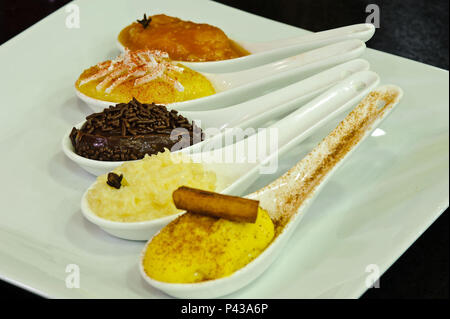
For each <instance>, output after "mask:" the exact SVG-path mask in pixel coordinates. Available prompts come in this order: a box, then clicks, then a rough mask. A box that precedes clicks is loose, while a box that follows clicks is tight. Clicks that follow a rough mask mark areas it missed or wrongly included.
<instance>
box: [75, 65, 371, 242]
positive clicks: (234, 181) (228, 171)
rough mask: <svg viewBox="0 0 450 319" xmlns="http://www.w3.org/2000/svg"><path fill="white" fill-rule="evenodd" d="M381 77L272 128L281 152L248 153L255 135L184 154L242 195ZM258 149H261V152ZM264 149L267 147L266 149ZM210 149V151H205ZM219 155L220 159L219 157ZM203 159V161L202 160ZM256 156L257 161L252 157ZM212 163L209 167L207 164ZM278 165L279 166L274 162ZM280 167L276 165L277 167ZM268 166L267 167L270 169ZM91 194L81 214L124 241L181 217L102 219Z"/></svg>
mask: <svg viewBox="0 0 450 319" xmlns="http://www.w3.org/2000/svg"><path fill="white" fill-rule="evenodd" d="M379 80H380V79H379V77H378V75H377V74H376V73H374V72H371V71H363V72H358V73H356V74H353V75H352V76H350V77H348V78H347V79H346V80H344V81H342V82H341V83H339V84H337V85H335V86H333V87H332V88H330V89H329V90H327V91H326V92H324V93H323V94H321V95H320V96H318V97H317V98H315V99H313V100H312V101H311V102H309V103H307V104H306V105H304V106H303V107H302V108H300V109H299V110H297V111H295V112H293V113H292V114H290V115H288V116H287V117H285V118H283V119H282V120H280V121H278V122H276V123H274V124H272V125H270V126H269V127H268V128H269V129H274V130H276V131H277V134H278V136H277V137H278V139H277V140H278V143H277V146H278V149H272V148H271V143H267V145H265V148H266V149H265V151H264V152H262V153H260V152H258V153H257V154H254V153H250V152H248V151H247V150H248V149H249V150H256V149H258V150H259V148H260V147H261V146H259V145H258V141H259V138H258V135H257V134H254V135H251V136H250V137H248V138H247V139H245V140H241V141H239V142H237V143H235V144H231V145H228V146H225V147H223V148H222V149H221V150H217V152H216V150H211V149H210V148H209V147H208V145H204V147H203V148H202V149H201V151H200V150H199V152H201V153H197V154H190V153H189V150H188V149H184V150H183V151H182V152H183V153H185V154H190V156H191V157H192V159H193V160H194V161H196V162H203V163H205V168H206V169H207V170H211V171H214V172H215V174H216V177H217V185H216V191H217V192H221V193H224V194H238V195H239V194H242V192H243V191H245V190H246V189H247V188H248V187H249V186H250V185H251V184H252V183H253V182H254V181H255V180H256V179H257V178H258V175H259V174H260V172H261V167H262V166H263V165H265V163H269V159H270V157H271V156H276V152H277V151H278V152H280V153H287V152H289V150H290V149H291V148H293V147H295V145H296V144H298V143H300V142H301V141H303V140H305V139H306V138H307V137H309V136H310V135H311V134H314V132H316V131H317V130H319V129H320V128H321V127H322V126H324V125H325V124H326V123H327V122H329V121H331V120H332V119H333V118H334V117H335V116H336V115H338V114H341V113H343V112H345V111H347V110H349V109H350V108H351V107H353V106H354V105H355V104H356V103H358V102H359V101H360V100H361V99H362V98H363V97H364V96H365V95H366V94H367V93H368V92H369V91H371V90H373V89H374V88H375V87H376V85H377V84H378V83H379ZM257 147H258V148H257ZM263 147H264V145H263ZM205 149H207V151H204V150H205ZM238 150H243V151H242V153H240V154H241V157H239V159H242V160H241V161H239V163H226V162H225V161H224V158H226V157H227V154H231V158H234V154H239V153H238V152H239V151H238ZM217 154H219V156H217ZM200 155H201V157H200ZM252 155H255V156H256V158H255V161H254V162H253V161H251V160H249V157H250V156H252ZM206 163H208V164H206ZM274 163H276V162H274ZM277 164H278V163H276V164H275V165H277ZM267 166H268V165H265V167H267ZM87 192H88V190H86V192H85V193H84V194H83V197H82V199H81V212H82V213H83V215H84V216H85V217H86V218H87V219H88V220H89V221H91V222H92V223H94V224H96V225H97V226H99V227H101V228H102V229H103V230H105V231H106V232H108V233H110V234H112V235H114V236H117V237H120V238H124V239H131V240H148V239H149V238H150V237H151V236H153V235H154V234H155V233H156V232H157V231H159V230H160V229H161V228H162V227H164V226H165V225H167V224H168V223H169V222H171V221H172V220H173V219H175V217H177V215H172V216H167V217H164V218H159V219H155V220H149V221H142V222H135V223H122V222H116V221H110V220H106V219H103V218H100V217H99V216H97V215H96V214H95V212H93V211H92V210H91V209H90V207H89V203H88V201H87V198H86V196H87Z"/></svg>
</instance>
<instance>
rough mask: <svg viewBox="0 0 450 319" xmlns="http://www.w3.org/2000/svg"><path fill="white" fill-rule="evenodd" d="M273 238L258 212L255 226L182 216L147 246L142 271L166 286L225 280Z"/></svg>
mask: <svg viewBox="0 0 450 319" xmlns="http://www.w3.org/2000/svg"><path fill="white" fill-rule="evenodd" d="M274 234H275V232H274V224H273V222H272V220H271V219H270V216H269V215H268V213H267V212H266V211H264V210H263V209H261V208H259V209H258V216H257V219H256V222H255V223H245V222H234V221H230V220H226V219H223V218H215V217H209V216H204V215H200V214H194V213H186V214H183V215H182V216H180V217H178V218H177V219H176V220H174V221H173V222H171V223H170V224H169V225H167V226H166V227H165V228H163V229H162V230H161V231H160V232H159V234H158V235H156V236H155V237H154V238H153V239H152V241H151V242H150V243H149V244H148V246H147V249H146V251H145V256H144V260H143V266H144V270H145V272H146V273H147V275H148V276H149V277H151V278H153V279H156V280H159V281H163V282H170V283H195V282H201V281H206V280H212V279H218V278H222V277H226V276H229V275H231V274H232V273H234V272H235V271H237V270H239V269H240V268H242V267H244V266H245V265H247V264H248V263H249V262H251V261H252V260H253V259H255V258H256V257H257V256H258V255H259V254H260V253H261V252H262V251H264V249H266V247H267V246H268V245H269V244H270V242H271V241H272V239H273V237H274Z"/></svg>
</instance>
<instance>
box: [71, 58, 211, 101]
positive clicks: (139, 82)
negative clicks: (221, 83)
mask: <svg viewBox="0 0 450 319" xmlns="http://www.w3.org/2000/svg"><path fill="white" fill-rule="evenodd" d="M75 87H76V88H77V90H79V91H80V92H81V93H83V94H84V95H87V96H89V97H91V98H94V99H98V100H103V101H108V102H114V103H127V102H128V101H130V100H131V99H133V98H136V99H137V100H139V101H140V102H142V103H157V104H158V103H159V104H168V103H175V102H182V101H187V100H193V99H197V98H201V97H205V96H208V95H212V94H214V93H215V91H214V88H213V86H212V84H211V83H210V82H209V81H208V79H207V78H206V77H204V76H203V75H202V74H200V73H198V72H195V71H193V70H191V69H189V68H187V67H186V66H183V65H181V64H175V63H173V62H172V61H171V60H170V59H169V56H168V54H167V53H165V52H161V51H156V50H153V51H152V50H139V51H130V50H126V51H125V53H123V54H122V55H120V56H119V57H117V58H116V59H114V60H108V61H104V62H101V63H98V64H97V65H95V66H92V67H90V68H89V69H87V70H85V71H84V72H83V73H82V74H81V75H80V77H79V78H78V80H77V81H76V83H75Z"/></svg>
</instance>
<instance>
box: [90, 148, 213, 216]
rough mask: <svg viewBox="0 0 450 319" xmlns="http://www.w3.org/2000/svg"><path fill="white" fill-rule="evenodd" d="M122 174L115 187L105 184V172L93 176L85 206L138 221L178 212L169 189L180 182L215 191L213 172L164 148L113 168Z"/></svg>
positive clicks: (105, 213) (115, 171) (96, 211)
mask: <svg viewBox="0 0 450 319" xmlns="http://www.w3.org/2000/svg"><path fill="white" fill-rule="evenodd" d="M113 173H115V174H116V175H117V176H120V175H122V176H123V179H122V182H121V183H120V182H119V184H118V185H116V186H118V187H119V188H116V187H113V186H111V183H110V184H108V183H107V181H109V180H108V174H105V175H101V176H99V177H98V178H97V181H96V183H95V184H94V185H93V187H92V188H91V189H90V190H89V191H88V193H87V201H88V205H89V208H90V209H91V210H92V211H93V212H94V213H95V214H96V215H98V216H100V217H102V218H104V219H108V220H112V221H118V222H140V221H146V220H152V219H156V218H161V217H164V216H168V215H173V214H176V213H179V212H181V210H178V209H177V208H176V207H175V205H174V204H173V201H172V192H173V191H174V190H175V189H177V188H178V187H180V186H182V185H187V186H191V187H197V188H202V189H206V190H211V191H213V190H215V188H216V175H215V173H214V172H212V171H207V170H205V169H204V167H203V165H202V164H200V163H193V162H192V160H190V159H189V157H187V156H184V155H182V154H179V153H170V152H169V151H168V150H166V151H165V152H163V153H158V154H157V155H151V156H148V155H146V156H145V157H144V158H143V159H142V160H139V161H132V162H125V163H124V164H122V165H121V166H119V167H118V168H116V169H114V170H113Z"/></svg>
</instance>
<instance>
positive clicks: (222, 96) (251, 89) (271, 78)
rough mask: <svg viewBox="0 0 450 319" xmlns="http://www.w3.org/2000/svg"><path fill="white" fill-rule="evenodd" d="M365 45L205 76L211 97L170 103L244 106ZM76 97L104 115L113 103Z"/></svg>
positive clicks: (196, 107) (193, 107)
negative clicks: (209, 83)
mask: <svg viewBox="0 0 450 319" xmlns="http://www.w3.org/2000/svg"><path fill="white" fill-rule="evenodd" d="M365 47H366V46H365V43H364V42H362V41H360V40H356V39H354V40H348V41H343V42H339V43H335V44H331V45H327V46H324V47H321V48H318V49H315V50H311V51H308V52H304V53H302V54H300V55H297V56H292V57H290V58H286V59H283V60H280V61H277V62H273V63H270V64H266V65H263V66H260V67H256V68H253V69H249V70H244V71H239V72H229V73H202V74H203V75H204V76H205V77H206V78H207V79H208V80H209V81H210V82H211V83H212V85H213V86H214V88H215V90H216V93H215V94H213V95H210V96H206V97H202V98H198V99H194V100H188V101H184V102H176V103H170V104H167V107H168V108H170V109H176V110H179V111H182V110H183V111H187V110H189V111H204V110H211V109H218V108H222V107H226V106H230V105H235V104H239V103H242V102H244V101H246V100H249V99H252V98H256V97H258V96H261V95H262V94H267V93H269V92H271V91H274V90H276V89H279V88H282V87H285V86H287V85H290V84H292V83H295V82H297V81H299V80H302V79H305V78H307V77H309V76H312V75H314V74H316V73H318V72H321V71H323V70H326V69H328V68H330V67H332V66H335V65H338V64H341V63H344V62H347V61H350V60H353V59H356V58H358V57H359V56H361V55H362V54H363V52H364V50H365ZM75 91H76V95H77V97H78V98H80V99H81V100H82V101H84V102H85V103H86V104H87V105H88V106H89V107H90V108H91V109H92V110H94V112H101V111H102V110H103V109H104V108H106V107H108V106H109V105H111V104H116V103H114V102H109V101H104V100H98V99H94V98H92V97H89V96H87V95H85V94H83V93H82V92H80V91H79V90H78V89H77V88H75Z"/></svg>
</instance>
